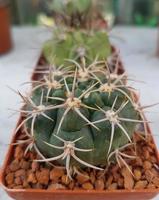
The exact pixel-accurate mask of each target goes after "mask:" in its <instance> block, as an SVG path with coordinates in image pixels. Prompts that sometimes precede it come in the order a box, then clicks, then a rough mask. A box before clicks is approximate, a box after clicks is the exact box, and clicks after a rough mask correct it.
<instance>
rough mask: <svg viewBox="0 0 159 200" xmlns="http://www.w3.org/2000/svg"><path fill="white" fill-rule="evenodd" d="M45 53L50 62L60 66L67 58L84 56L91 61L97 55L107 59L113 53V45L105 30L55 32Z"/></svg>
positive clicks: (45, 45)
mask: <svg viewBox="0 0 159 200" xmlns="http://www.w3.org/2000/svg"><path fill="white" fill-rule="evenodd" d="M43 54H44V56H45V58H46V60H47V61H48V63H52V62H53V63H54V64H55V65H57V66H60V65H63V64H64V63H66V59H74V60H79V58H80V57H82V56H85V57H86V58H87V60H88V61H89V62H93V61H94V59H95V58H96V57H98V60H102V59H106V58H108V57H109V56H110V55H111V46H110V43H109V39H108V36H107V34H106V33H105V32H92V33H86V32H82V31H68V32H64V33H56V34H54V37H53V39H52V40H49V41H47V42H46V43H45V44H44V47H43Z"/></svg>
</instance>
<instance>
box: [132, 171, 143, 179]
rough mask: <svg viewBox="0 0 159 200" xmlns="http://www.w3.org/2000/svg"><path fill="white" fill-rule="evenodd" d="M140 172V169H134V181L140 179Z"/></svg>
mask: <svg viewBox="0 0 159 200" xmlns="http://www.w3.org/2000/svg"><path fill="white" fill-rule="evenodd" d="M141 176H142V173H141V170H140V169H134V177H135V180H136V181H139V180H140V179H141Z"/></svg>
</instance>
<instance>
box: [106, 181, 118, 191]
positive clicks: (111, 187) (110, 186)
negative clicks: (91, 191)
mask: <svg viewBox="0 0 159 200" xmlns="http://www.w3.org/2000/svg"><path fill="white" fill-rule="evenodd" d="M117 188H118V185H117V183H112V184H111V185H109V187H108V190H116V189H117Z"/></svg>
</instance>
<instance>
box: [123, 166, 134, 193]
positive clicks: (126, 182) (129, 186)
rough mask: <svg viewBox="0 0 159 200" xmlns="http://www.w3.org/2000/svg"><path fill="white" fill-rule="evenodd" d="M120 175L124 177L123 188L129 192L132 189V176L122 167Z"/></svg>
mask: <svg viewBox="0 0 159 200" xmlns="http://www.w3.org/2000/svg"><path fill="white" fill-rule="evenodd" d="M121 174H122V175H123V177H124V188H125V189H128V190H131V189H133V187H134V178H133V176H132V174H131V173H130V171H129V170H128V169H127V168H126V167H123V168H122V170H121Z"/></svg>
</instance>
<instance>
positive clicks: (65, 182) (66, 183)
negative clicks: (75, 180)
mask: <svg viewBox="0 0 159 200" xmlns="http://www.w3.org/2000/svg"><path fill="white" fill-rule="evenodd" d="M61 182H62V183H63V184H65V185H68V184H69V183H70V182H71V180H70V178H69V177H68V176H67V175H63V176H62V177H61Z"/></svg>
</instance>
